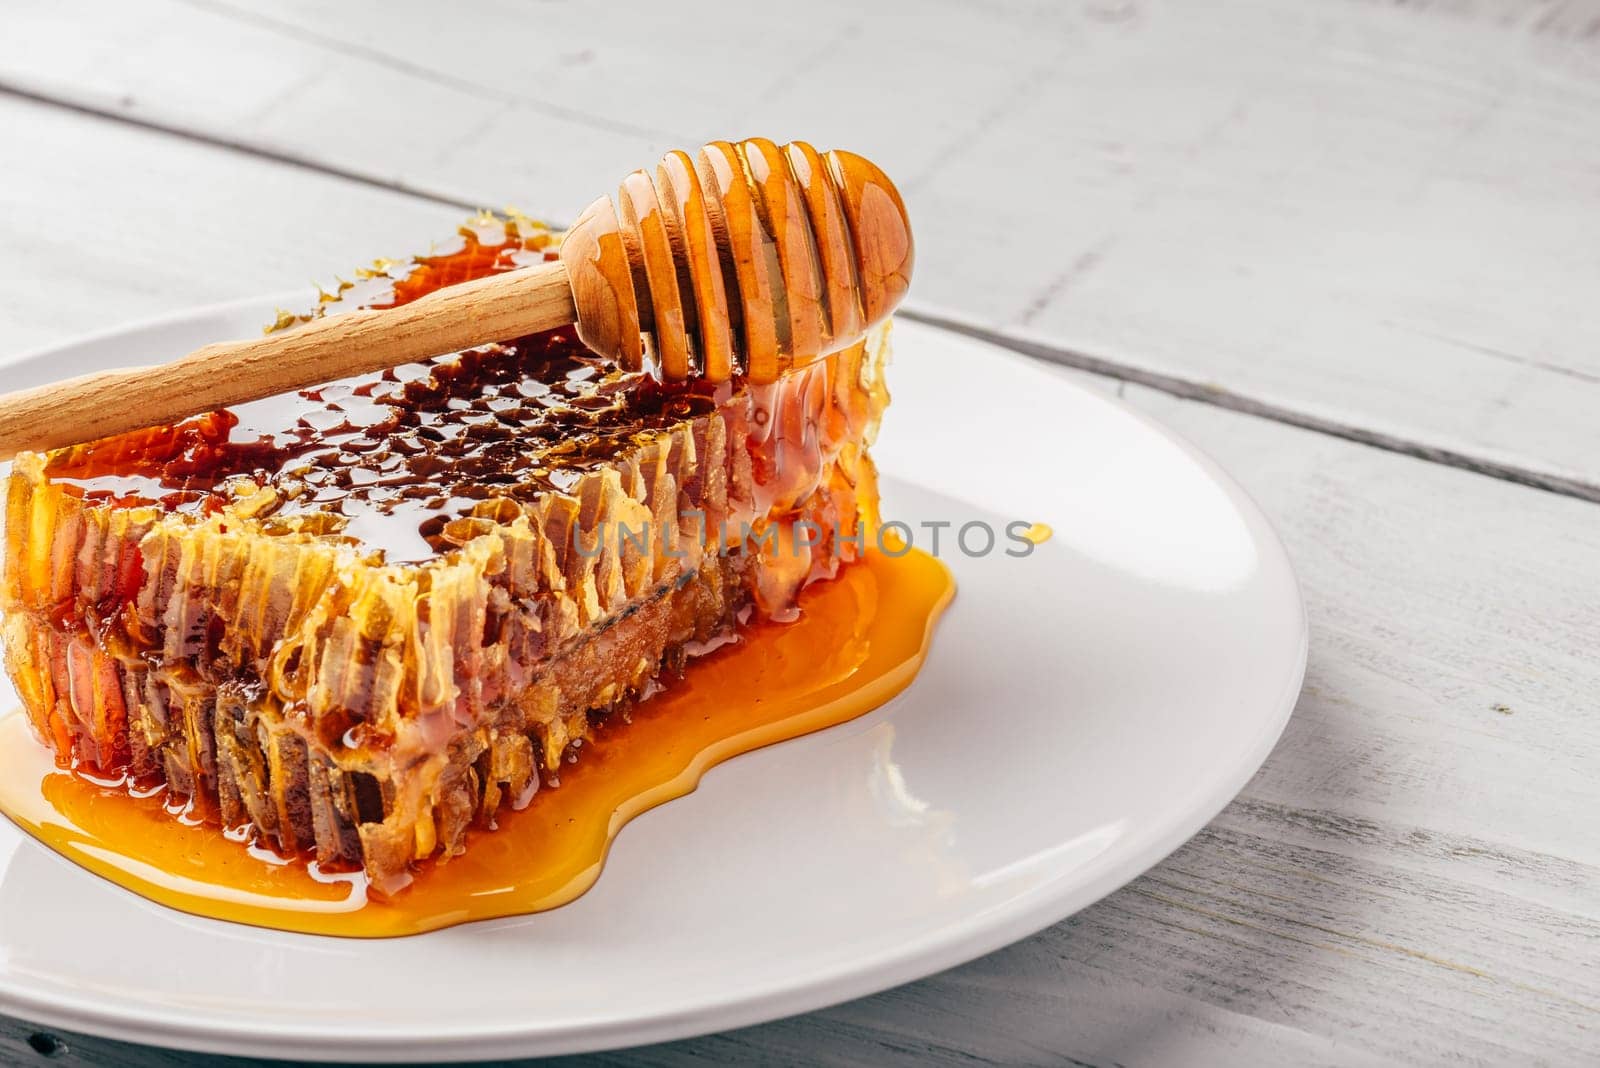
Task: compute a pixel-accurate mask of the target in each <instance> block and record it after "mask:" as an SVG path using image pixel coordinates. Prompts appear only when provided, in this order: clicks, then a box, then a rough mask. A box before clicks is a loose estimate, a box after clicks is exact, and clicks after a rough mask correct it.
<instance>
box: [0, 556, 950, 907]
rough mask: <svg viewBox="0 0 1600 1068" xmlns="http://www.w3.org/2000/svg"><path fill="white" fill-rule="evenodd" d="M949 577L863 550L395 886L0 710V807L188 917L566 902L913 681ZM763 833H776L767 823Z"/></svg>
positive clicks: (923, 562) (88, 865) (77, 859)
mask: <svg viewBox="0 0 1600 1068" xmlns="http://www.w3.org/2000/svg"><path fill="white" fill-rule="evenodd" d="M954 592H955V586H954V582H953V580H952V578H951V576H950V573H949V571H948V569H947V568H945V566H944V565H943V564H942V563H940V562H939V561H938V560H936V559H934V558H933V557H931V556H928V555H927V554H925V553H922V552H920V551H917V550H912V551H910V552H907V553H905V554H904V555H902V556H898V557H891V556H887V555H885V554H882V553H877V552H871V553H868V554H867V555H866V556H865V557H864V558H863V559H862V560H861V561H859V562H858V563H856V564H854V565H852V566H850V567H846V568H844V569H843V570H842V571H841V572H840V574H839V576H838V577H837V578H836V579H834V580H832V581H830V582H823V583H818V584H816V585H813V586H811V587H810V588H809V589H808V590H806V591H805V592H804V593H803V594H802V595H801V599H800V609H801V611H800V615H799V618H798V619H797V620H795V621H794V622H792V623H784V624H780V623H771V622H767V623H759V624H756V625H754V626H752V627H750V628H747V629H746V630H744V631H742V632H741V633H740V635H739V637H738V639H737V641H736V642H735V643H733V644H731V645H729V646H726V647H724V648H722V649H719V650H717V651H715V652H712V653H709V654H707V655H705V656H703V657H700V658H699V659H697V660H695V661H693V662H691V664H690V665H689V667H688V669H687V672H686V674H685V677H684V679H683V680H682V681H681V682H678V683H675V684H674V685H672V686H671V687H670V688H668V689H666V690H665V691H663V692H661V693H659V694H657V695H656V696H655V697H652V698H650V699H649V700H647V701H644V702H643V703H641V704H639V705H637V706H636V707H635V708H634V709H633V711H632V714H631V717H630V719H631V722H621V721H620V720H615V721H609V722H606V723H604V724H602V725H600V726H599V727H598V728H597V729H596V731H595V733H594V737H593V738H592V740H591V741H590V743H589V744H588V745H586V746H585V747H584V750H583V756H582V759H581V760H579V761H578V762H577V763H576V764H573V765H570V766H568V767H566V768H565V769H563V771H562V774H561V780H560V785H558V786H554V787H545V788H544V789H542V790H540V791H539V793H538V794H536V795H535V796H534V798H533V801H532V803H530V804H529V805H528V807H527V808H525V809H523V810H522V811H520V812H502V813H501V814H500V816H499V826H498V828H497V829H495V830H493V831H474V832H473V833H472V839H473V840H472V841H471V843H470V848H468V849H467V850H466V852H465V853H464V854H463V855H462V856H459V857H456V858H454V859H452V860H450V861H449V862H448V863H444V864H440V863H437V862H424V863H422V864H420V865H418V872H417V877H416V879H415V881H414V882H413V883H412V885H411V886H410V887H409V888H408V889H407V890H405V891H404V892H403V893H401V894H399V895H396V896H395V897H393V898H387V899H385V898H382V897H379V896H377V895H369V894H368V893H367V886H366V883H365V879H364V877H363V876H362V875H361V874H360V873H359V872H354V873H337V874H327V873H321V872H319V871H317V869H316V866H315V864H308V863H307V862H305V861H304V860H302V859H300V858H298V857H295V858H286V857H282V856H279V855H277V854H275V853H273V852H272V851H270V850H268V849H266V848H265V847H264V846H261V845H260V844H256V843H246V844H249V845H250V848H248V849H247V848H242V847H241V842H240V841H238V840H237V839H234V840H230V838H229V836H227V835H226V834H224V832H221V831H219V830H217V829H216V828H215V827H214V826H209V825H201V824H197V823H195V822H193V821H184V820H180V819H175V818H174V813H173V812H171V811H169V810H168V808H167V804H168V799H167V797H166V795H165V793H164V792H163V791H156V792H153V793H149V794H146V795H144V796H134V795H131V794H130V793H129V792H128V790H127V789H126V787H125V786H124V785H123V784H121V783H97V782H95V781H92V780H91V779H89V778H87V777H84V776H80V775H78V774H76V773H74V772H71V771H67V770H63V769H60V768H57V767H56V765H55V763H54V761H53V760H52V759H51V757H50V754H49V753H48V751H47V750H46V749H45V748H44V747H42V746H40V745H39V743H38V741H37V740H36V739H35V738H33V737H32V736H31V734H30V733H29V728H28V722H27V717H25V716H22V715H11V716H7V717H6V718H5V719H4V720H0V811H3V812H4V813H5V814H6V815H7V816H9V817H10V818H11V819H12V820H13V821H14V822H16V823H17V825H18V826H20V827H21V828H22V829H23V830H25V831H27V832H28V833H29V834H30V835H32V836H33V837H34V838H36V839H38V840H39V841H40V842H42V843H44V844H45V845H46V846H48V847H49V848H51V849H53V850H55V851H56V852H57V853H59V854H61V855H62V856H64V857H66V858H67V859H68V860H71V861H73V862H74V863H76V864H78V865H80V866H81V867H83V868H85V869H86V870H88V871H91V872H94V873H95V874H97V875H100V876H102V877H104V878H106V879H109V880H111V881H112V882H114V883H116V884H118V885H119V886H122V887H125V888H127V889H128V890H131V891H133V892H134V893H137V894H139V895H141V896H143V897H145V898H148V899H150V900H152V901H156V902H160V903H161V904H164V905H168V906H171V907H172V908H176V909H180V910H182V911H184V912H188V913H192V914H195V915H199V916H207V917H211V918H214V919H223V920H232V921H235V922H239V923H247V924H253V925H256V926H260V927H270V928H276V929H279V930H285V931H299V932H304V933H308V934H324V935H341V936H346V937H353V938H383V937H391V936H396V935H407V934H417V933H420V932H423V931H429V930H434V929H437V928H441V927H449V926H453V925H455V924H460V923H467V922H470V921H473V920H482V919H490V918H493V917H500V916H513V915H521V914H525V913H530V912H539V911H543V910H546V909H551V908H555V907H557V906H559V905H563V904H566V903H567V902H569V901H571V900H573V899H574V898H576V897H578V896H579V895H581V894H583V893H584V891H586V890H588V889H589V887H590V886H592V885H594V882H595V880H596V879H597V878H599V876H600V871H601V868H602V866H603V865H604V862H605V857H606V853H607V850H608V848H609V846H610V844H611V842H612V840H613V839H614V838H615V837H616V835H617V833H618V832H619V831H620V830H621V829H622V827H623V826H624V825H625V824H627V823H628V821H629V820H631V819H632V818H633V817H635V816H637V815H639V814H640V813H641V812H645V811H647V810H649V809H651V808H653V807H655V806H656V805H659V804H662V803H663V802H666V801H670V800H672V799H673V798H676V797H681V796H683V795H684V794H686V793H689V792H690V791H692V790H693V789H694V788H695V786H696V784H697V783H698V782H699V781H700V777H701V776H702V775H703V774H704V773H705V772H706V770H707V769H709V768H711V767H713V766H715V765H716V764H719V763H721V762H722V761H724V760H727V759H728V758H730V757H733V756H737V755H738V754H740V753H746V752H749V751H751V750H753V749H758V748H760V747H762V746H766V745H770V744H772V743H774V742H780V741H784V740H786V739H790V738H795V737H798V736H800V735H804V734H809V733H812V732H814V731H818V730H822V729H824V728H826V727H831V726H834V725H836V724H839V723H844V722H846V721H848V720H851V719H854V718H856V717H857V716H860V715H863V714H865V713H867V712H869V711H871V710H872V709H874V708H877V707H879V706H880V705H882V704H883V703H884V702H885V701H887V700H889V699H890V698H891V697H893V696H894V695H895V694H897V693H899V692H900V691H901V690H903V689H904V688H905V687H906V686H908V685H909V684H910V683H911V681H912V679H913V678H914V677H915V676H916V673H917V671H918V669H919V668H920V666H921V664H922V662H923V660H924V658H925V657H926V655H927V650H928V645H929V642H930V641H931V639H932V635H933V629H934V625H935V623H936V622H937V620H938V618H939V615H940V613H941V612H942V611H943V609H944V607H945V606H946V605H947V604H948V603H949V602H950V599H951V598H952V597H953V596H954ZM775 830H781V828H780V829H775Z"/></svg>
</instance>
